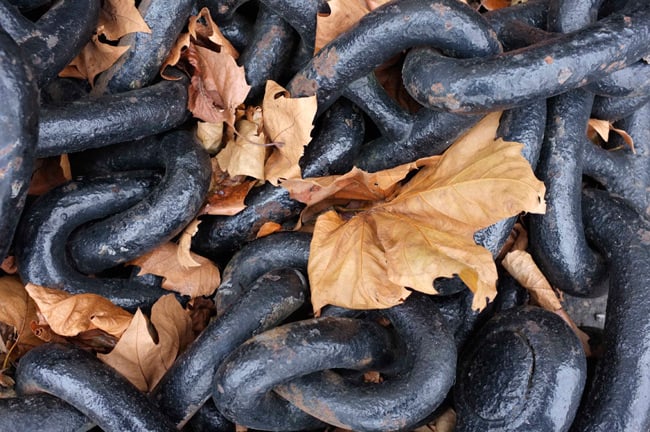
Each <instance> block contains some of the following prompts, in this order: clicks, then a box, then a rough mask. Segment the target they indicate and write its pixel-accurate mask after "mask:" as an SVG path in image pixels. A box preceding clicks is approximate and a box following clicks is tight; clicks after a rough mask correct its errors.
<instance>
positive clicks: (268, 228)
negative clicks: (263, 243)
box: [255, 221, 282, 238]
mask: <svg viewBox="0 0 650 432" xmlns="http://www.w3.org/2000/svg"><path fill="white" fill-rule="evenodd" d="M281 230H282V225H280V224H279V223H277V222H270V221H269V222H264V224H262V226H261V227H260V229H259V230H257V234H256V235H255V238H262V237H266V236H267V235H271V234H273V233H275V232H278V231H281Z"/></svg>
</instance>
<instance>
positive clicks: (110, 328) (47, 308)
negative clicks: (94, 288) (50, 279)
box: [25, 283, 132, 337]
mask: <svg viewBox="0 0 650 432" xmlns="http://www.w3.org/2000/svg"><path fill="white" fill-rule="evenodd" d="M25 290H27V292H28V293H29V295H30V297H31V298H32V299H34V302H35V303H36V306H37V307H38V310H39V311H40V312H41V314H42V315H43V317H44V318H45V320H46V321H47V323H48V324H49V325H50V327H51V328H52V331H54V332H55V333H56V334H58V335H61V336H76V335H78V334H79V333H81V332H84V331H87V330H92V329H96V328H98V329H101V330H104V331H105V332H106V333H108V334H111V335H113V336H117V337H120V336H121V335H122V333H123V332H124V330H126V328H127V327H128V326H129V323H130V322H131V318H132V315H131V314H130V313H129V312H127V311H125V310H124V309H122V308H120V307H118V306H115V305H114V304H113V303H111V302H110V301H109V300H107V299H106V298H104V297H102V296H99V295H96V294H76V295H73V294H69V293H67V292H65V291H61V290H57V289H52V288H46V287H42V286H39V285H34V284H31V283H28V284H27V285H26V286H25Z"/></svg>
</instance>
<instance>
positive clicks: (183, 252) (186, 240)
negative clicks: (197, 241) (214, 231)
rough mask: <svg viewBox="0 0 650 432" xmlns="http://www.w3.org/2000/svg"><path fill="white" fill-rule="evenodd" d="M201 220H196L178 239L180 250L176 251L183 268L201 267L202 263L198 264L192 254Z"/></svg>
mask: <svg viewBox="0 0 650 432" xmlns="http://www.w3.org/2000/svg"><path fill="white" fill-rule="evenodd" d="M200 223H201V221H200V220H198V219H194V220H193V221H192V222H190V223H189V225H187V226H186V227H185V229H184V230H183V232H182V233H181V236H180V238H179V239H178V248H177V249H176V253H177V256H176V257H177V259H178V262H179V264H180V265H181V267H184V268H190V267H200V266H201V263H199V262H197V261H196V260H195V259H194V258H193V257H192V253H191V252H190V248H191V247H192V237H194V235H195V234H196V233H197V231H198V230H199V224H200Z"/></svg>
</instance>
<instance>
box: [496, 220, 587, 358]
mask: <svg viewBox="0 0 650 432" xmlns="http://www.w3.org/2000/svg"><path fill="white" fill-rule="evenodd" d="M515 233H516V239H515V242H514V245H513V246H512V249H511V250H510V252H508V253H507V254H506V255H505V256H504V257H503V260H502V261H501V265H502V266H503V268H504V269H506V271H507V272H508V273H509V274H510V275H511V276H512V277H513V278H515V280H516V281H517V282H519V284H520V285H521V286H522V287H524V288H526V289H527V290H528V292H529V293H530V297H531V298H532V300H533V301H534V302H535V303H536V304H537V305H539V306H540V307H542V308H544V309H546V310H548V311H551V312H554V313H556V314H558V315H559V316H560V317H561V318H562V319H563V320H564V321H565V322H566V323H567V324H568V325H569V327H571V329H572V330H573V331H574V333H575V334H576V336H578V338H579V339H580V342H581V343H582V347H583V348H584V350H585V353H586V354H587V356H590V355H591V348H590V346H589V336H588V335H587V334H586V333H585V332H583V331H582V330H580V329H579V328H578V326H577V325H576V324H575V322H573V320H572V319H571V317H570V316H569V315H568V314H567V313H566V311H565V310H564V309H563V308H562V303H561V302H560V299H559V298H558V296H557V294H556V292H555V290H553V287H552V286H551V284H550V283H549V282H548V280H547V279H546V277H545V276H544V274H543V273H542V271H541V270H540V269H539V267H538V266H537V264H536V263H535V260H534V259H533V257H532V255H530V254H529V253H528V252H526V248H527V247H528V233H527V232H526V230H525V229H524V227H523V226H521V224H517V225H515Z"/></svg>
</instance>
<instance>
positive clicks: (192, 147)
mask: <svg viewBox="0 0 650 432" xmlns="http://www.w3.org/2000/svg"><path fill="white" fill-rule="evenodd" d="M202 7H208V8H209V9H210V11H211V14H212V17H213V18H214V19H215V21H216V22H217V23H218V24H219V26H220V28H221V30H222V32H223V33H224V35H226V36H227V37H228V38H229V39H230V40H231V41H232V43H233V44H234V45H235V46H236V47H237V48H238V49H240V50H241V51H242V55H241V57H240V59H239V62H240V64H242V65H243V66H244V67H245V70H246V78H247V81H248V83H249V84H250V85H251V86H252V91H251V94H250V96H249V99H250V100H252V101H256V100H259V98H260V96H261V92H262V90H263V86H264V83H265V82H266V81H267V80H268V79H274V80H277V81H279V82H281V83H283V84H286V87H287V88H288V90H289V91H290V93H291V95H292V96H294V97H298V96H308V95H316V96H317V100H318V119H317V122H316V128H315V131H314V134H313V137H314V138H313V141H312V143H311V144H310V145H309V147H308V150H307V152H306V154H305V156H304V157H303V159H302V160H301V167H302V172H303V175H304V176H305V177H308V176H322V175H330V174H340V173H344V172H346V171H348V170H349V169H350V168H352V167H353V166H358V167H360V168H363V169H365V170H367V171H371V172H374V171H378V170H382V169H386V168H389V167H392V166H395V165H397V164H401V163H405V162H409V161H412V160H415V159H417V158H419V157H424V156H429V155H432V154H439V153H441V152H442V151H444V150H445V149H446V148H447V147H448V146H449V145H450V144H451V143H452V142H454V140H456V139H457V138H458V137H459V136H461V135H462V134H463V133H464V132H465V131H467V130H468V129H469V128H470V127H472V126H473V125H474V124H476V123H477V122H478V121H479V120H480V119H481V118H482V117H483V116H484V115H485V114H486V113H488V112H492V111H501V110H504V111H505V112H504V114H503V116H502V119H501V123H500V127H499V130H498V135H499V136H500V137H502V138H504V139H505V140H508V141H517V142H521V143H523V144H524V150H523V152H524V156H525V157H526V159H527V160H528V161H529V162H530V163H531V165H533V166H534V167H536V174H537V176H538V177H539V178H540V179H541V180H543V181H544V183H545V184H546V188H547V196H546V200H547V212H546V214H544V215H529V216H526V218H527V221H528V224H529V227H530V236H531V240H530V249H531V252H532V254H533V256H534V258H535V261H536V262H537V263H539V265H540V267H541V268H542V270H543V272H544V274H545V275H546V276H547V277H548V278H549V280H550V282H551V284H552V285H553V286H554V287H556V288H558V289H560V290H562V291H563V292H565V293H567V294H570V295H573V296H579V297H598V296H601V295H603V294H605V293H606V292H608V300H607V318H606V323H605V326H604V330H603V331H602V333H601V334H600V339H601V348H602V350H603V352H602V355H601V356H600V358H599V359H598V361H597V364H596V366H595V368H589V370H588V368H587V359H586V358H585V354H584V351H583V349H582V346H581V344H580V342H579V340H578V339H577V337H576V335H575V334H574V333H573V331H572V330H571V329H570V327H569V326H568V325H567V324H566V323H565V322H564V321H563V320H562V319H561V318H560V317H558V316H557V315H555V314H553V313H551V312H547V311H545V310H543V309H541V308H538V307H534V306H529V305H527V303H528V297H527V296H526V295H524V292H525V291H524V290H523V288H521V287H520V286H519V285H518V284H517V283H516V282H515V281H514V280H512V279H510V278H508V277H505V276H504V277H502V278H501V279H500V282H499V287H498V290H499V294H498V296H497V299H496V300H495V301H494V302H493V303H492V304H491V305H490V306H489V307H488V308H487V309H486V310H485V311H483V312H482V313H480V314H478V313H476V312H473V311H472V310H471V302H472V298H471V297H472V294H471V292H469V290H467V289H465V288H464V286H463V285H462V283H459V281H458V280H457V279H450V280H444V281H436V288H437V289H438V291H439V292H440V295H439V296H426V295H423V294H419V293H413V294H412V295H411V296H410V297H409V298H408V299H407V300H406V301H405V302H404V303H403V304H401V305H399V306H396V307H393V308H390V309H386V310H380V311H364V312H359V311H350V310H344V309H341V308H336V307H328V308H325V309H324V310H323V313H322V316H320V317H319V318H310V317H311V316H312V315H313V314H312V313H311V311H310V308H309V301H308V300H309V287H308V282H307V280H306V268H307V260H308V257H309V243H310V240H311V237H310V235H309V234H307V233H297V232H283V233H276V234H273V235H270V236H267V237H264V238H261V239H257V240H256V239H255V234H256V233H257V231H258V229H259V227H260V226H261V225H262V224H264V223H265V222H269V221H273V222H277V223H280V224H282V223H286V222H290V221H292V220H294V219H295V218H296V217H297V215H298V214H299V213H300V211H301V209H302V208H303V205H302V204H300V203H299V202H297V201H294V200H292V199H291V198H290V197H289V193H288V192H287V190H285V189H283V188H276V187H272V186H271V185H269V184H267V185H265V186H262V187H258V188H255V189H253V190H252V192H251V194H250V195H249V196H248V197H247V200H246V204H247V207H246V209H245V210H243V211H242V212H240V213H238V214H237V215H235V216H229V217H225V216H206V217H205V218H204V220H203V223H202V224H201V225H200V228H199V232H198V233H197V234H196V236H195V237H194V239H193V244H192V248H193V250H195V251H197V252H199V253H201V254H202V255H204V256H208V257H210V258H212V259H213V260H215V261H218V262H222V263H224V262H227V265H226V266H225V268H224V270H223V276H222V283H221V286H220V287H219V288H218V290H217V292H216V295H215V302H216V305H217V316H216V318H215V319H214V320H213V321H212V322H211V323H210V324H209V326H208V327H207V328H206V329H205V330H204V331H203V332H202V333H201V334H200V335H199V337H198V338H197V339H196V340H195V341H194V342H193V343H192V344H191V345H190V346H189V347H188V349H187V350H186V351H185V352H183V353H182V354H181V355H180V356H179V358H178V359H177V360H176V362H175V363H174V365H173V366H172V367H171V369H170V370H169V371H168V372H167V374H166V375H165V376H164V377H163V378H162V380H161V381H160V383H159V384H158V385H157V386H156V387H155V388H154V389H153V391H151V393H149V394H144V393H142V392H140V391H138V390H137V389H136V388H135V387H134V386H133V385H132V384H130V383H129V382H128V381H127V380H126V379H125V378H123V377H122V376H120V375H119V374H118V373H117V372H115V371H114V370H113V369H111V368H110V367H109V366H107V365H105V364H103V363H101V362H100V361H99V360H98V359H97V358H96V357H95V356H93V355H92V354H90V353H87V352H85V351H82V350H80V349H79V348H76V347H74V346H67V345H60V344H45V345H42V346H40V347H38V348H35V349H33V350H31V351H29V352H28V353H27V354H26V355H24V356H23V357H22V358H21V359H20V361H19V364H18V368H17V371H16V391H17V393H18V395H19V396H18V397H16V398H12V399H0V430H3V431H4V430H7V431H9V430H19V431H71V430H87V429H90V428H93V427H94V426H95V425H96V426H99V427H100V428H101V429H102V430H105V431H136V430H137V431H139V430H147V431H163V430H176V429H181V428H183V430H195V431H204V430H205V431H207V430H212V431H232V430H234V429H235V426H234V425H235V424H237V425H240V426H245V427H247V428H250V429H255V430H273V431H292V430H296V431H297V430H319V429H320V430H324V429H326V428H328V427H330V426H336V427H341V428H344V429H350V430H355V431H389V430H412V429H414V428H416V427H418V426H420V425H423V424H426V423H428V422H430V421H431V420H432V419H435V418H436V417H438V416H439V415H440V413H441V412H443V411H444V410H446V409H448V408H449V407H452V408H453V409H454V410H455V412H456V413H457V426H456V430H458V431H477V432H478V431H481V432H483V431H543V432H546V431H549V432H550V431H567V430H569V429H570V430H571V431H575V432H582V431H594V432H595V431H614V432H615V431H643V430H649V429H650V397H649V396H648V391H649V390H648V388H650V387H649V386H648V382H650V368H649V367H648V364H649V363H650V331H649V329H650V299H649V297H648V296H647V294H646V290H647V288H648V287H650V272H648V268H649V267H650V65H649V64H648V62H647V59H648V58H649V56H650V5H649V4H648V3H647V1H646V0H528V1H527V2H524V3H522V4H518V5H516V6H511V7H508V8H504V9H500V10H497V11H493V12H488V13H484V14H481V13H479V12H477V11H476V10H475V9H473V8H471V7H469V6H468V5H466V4H464V3H462V2H460V1H458V0H393V1H392V2H389V3H387V4H385V5H383V6H381V7H379V8H377V9H375V10H374V11H372V12H370V13H369V14H368V15H366V16H365V17H364V18H363V19H362V20H361V21H360V22H359V23H358V24H357V25H356V26H354V27H353V28H351V29H350V30H348V31H346V32H345V33H343V34H341V35H340V36H338V37H337V38H336V39H334V40H333V41H332V42H330V43H329V44H327V45H326V46H325V47H323V48H322V49H321V50H320V51H319V52H318V53H316V55H314V56H312V53H313V50H314V41H315V27H316V16H317V14H318V13H319V12H324V11H326V10H327V5H326V3H325V2H322V1H319V0H292V1H289V0H259V2H256V1H254V0H250V1H248V2H247V1H246V0H197V1H195V0H173V1H161V0H151V1H144V0H143V1H141V2H139V8H140V11H141V13H142V15H143V17H144V19H145V21H146V22H147V23H149V25H150V27H151V28H152V30H153V33H152V34H151V35H149V34H139V33H138V34H136V35H135V36H133V40H131V41H130V43H131V48H130V49H129V50H128V51H127V53H126V54H125V55H124V57H123V58H122V59H121V60H120V61H119V62H118V64H117V65H116V66H114V67H112V68H111V69H109V70H108V71H106V72H104V73H102V74H101V75H99V77H98V78H97V81H96V83H95V87H94V89H93V90H92V92H90V89H89V88H87V87H85V86H83V85H80V84H79V83H76V82H74V80H69V79H62V78H58V77H57V73H58V72H59V71H60V70H61V69H62V68H63V67H64V66H65V65H66V64H68V63H69V62H70V60H71V59H72V58H74V57H75V55H76V54H77V53H78V52H79V51H80V49H81V48H82V46H83V45H84V44H85V43H86V42H87V41H88V40H89V39H90V37H91V36H92V34H93V31H94V29H95V27H96V25H97V21H98V17H99V14H100V9H101V1H100V0H58V1H54V2H52V1H50V0H0V69H1V71H2V74H0V93H1V94H2V95H3V104H2V105H0V125H1V127H2V133H1V134H0V149H2V152H1V153H0V204H1V206H0V253H1V254H2V256H3V257H4V256H5V255H6V254H7V252H8V251H9V250H10V248H11V250H13V251H14V253H15V256H16V259H17V264H18V268H19V271H20V276H21V279H22V280H23V281H24V282H25V283H27V282H30V283H34V284H38V285H43V286H48V287H56V288H59V289H63V290H66V291H68V292H70V293H88V292H90V293H97V294H100V295H102V296H105V297H107V298H108V299H110V300H111V301H112V302H113V303H115V304H116V305H119V306H122V307H124V308H126V309H129V310H134V309H136V308H138V307H141V308H145V309H146V308H148V307H150V306H151V304H153V302H154V301H155V300H156V299H158V298H159V297H160V296H161V295H163V294H164V293H165V292H166V291H165V290H163V289H162V288H161V278H159V277H155V276H151V275H145V276H138V275H137V274H136V272H133V273H132V274H126V275H125V274H123V273H122V274H120V273H119V272H117V273H115V274H112V273H111V269H114V268H115V267H116V266H118V265H120V264H123V263H125V262H128V261H129V260H132V259H133V258H136V257H138V256H140V255H142V254H144V253H146V252H147V251H149V250H151V249H152V248H153V247H155V246H157V245H160V244H162V243H164V242H167V241H169V240H170V239H172V238H174V237H175V236H177V235H178V234H179V233H180V232H181V230H182V229H183V228H184V227H185V226H186V225H187V224H188V223H189V222H190V221H191V220H192V219H193V218H194V217H195V216H196V215H197V213H198V211H199V209H200V207H201V205H202V204H203V202H204V200H205V198H206V195H207V193H208V188H209V183H210V177H211V168H210V160H209V155H208V154H207V153H206V152H205V151H204V150H203V148H202V147H201V146H200V144H199V143H198V142H197V141H196V139H195V137H194V136H193V135H192V133H190V132H188V130H189V126H190V125H191V124H192V123H191V122H192V120H190V119H189V113H188V112H187V108H186V107H187V99H188V95H187V85H188V79H187V78H186V77H185V76H184V75H183V74H182V73H181V72H180V71H175V72H174V71H170V72H169V73H170V74H173V73H176V74H178V77H179V78H180V79H179V80H177V81H161V80H160V79H159V77H158V72H159V69H160V67H161V64H162V63H163V61H164V59H165V58H166V56H167V53H168V52H169V50H170V49H171V47H172V45H173V44H174V41H175V40H176V38H177V37H178V35H179V33H180V32H181V31H182V29H183V26H184V24H185V23H186V22H187V20H186V18H187V17H189V16H190V15H192V14H196V12H197V11H198V10H199V9H200V8H202ZM403 52H405V53H406V55H405V59H404V63H403V67H402V79H403V82H404V86H405V88H406V90H407V91H408V93H409V94H410V96H411V97H412V98H413V99H414V100H415V101H417V102H418V103H419V104H420V105H421V106H422V108H421V109H420V110H418V111H417V112H416V113H412V112H409V111H407V110H405V109H404V108H402V107H401V106H399V105H398V104H397V103H396V102H395V101H394V100H393V99H391V98H390V97H389V96H388V95H387V93H386V92H385V90H384V89H383V88H382V86H381V85H380V84H379V83H378V81H377V79H376V77H375V75H374V73H373V71H374V70H375V69H376V68H377V67H378V66H380V65H381V64H383V63H385V62H386V61H387V60H389V59H390V58H392V57H393V56H395V55H397V54H400V53H403ZM590 117H595V118H599V119H603V120H608V121H611V122H615V124H616V126H617V127H619V128H621V129H624V130H625V131H627V132H628V133H629V134H630V135H631V136H632V137H633V138H634V141H635V151H632V150H631V149H629V148H623V149H621V150H618V151H615V152H614V151H609V150H607V149H604V148H601V147H597V146H595V145H593V144H592V143H591V142H590V141H589V140H588V138H587V136H586V134H585V131H586V128H587V122H588V120H589V118H590ZM369 137H371V138H370V139H369ZM618 144H619V143H617V142H616V138H614V140H613V142H612V144H611V145H612V147H616V146H617V145H618ZM623 147H624V146H623ZM61 154H70V160H71V166H72V169H73V173H74V175H75V179H74V180H73V181H71V182H69V183H67V184H65V185H63V186H60V187H58V188H55V189H53V190H52V191H50V192H48V193H46V194H45V195H43V196H41V197H39V198H38V199H37V200H35V201H34V202H33V203H31V204H30V205H28V206H25V202H26V200H27V189H28V186H29V182H30V177H31V175H32V171H33V167H34V163H35V160H36V158H42V157H49V156H56V155H61ZM23 207H25V210H24V211H23ZM468 211H472V209H468ZM514 223H515V220H514V218H512V219H509V220H505V221H502V222H500V223H498V224H496V225H493V226H491V227H489V228H487V229H484V230H482V231H480V232H479V233H477V235H476V239H477V241H478V242H479V244H481V245H483V246H485V247H486V248H487V249H489V250H490V251H491V252H492V253H493V254H494V255H495V256H496V254H497V253H498V252H499V251H500V250H501V248H502V246H503V245H504V243H505V241H506V238H507V236H508V234H509V233H510V231H511V230H512V227H513V225H514ZM107 270H108V272H107ZM96 274H102V275H106V274H112V276H111V277H108V276H105V277H95V276H93V275H96ZM182 300H183V299H181V301H182ZM589 361H590V362H591V361H592V360H589ZM369 372H372V373H373V374H375V376H377V375H378V376H380V377H381V379H380V380H375V381H372V380H369V379H368V377H369Z"/></svg>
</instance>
